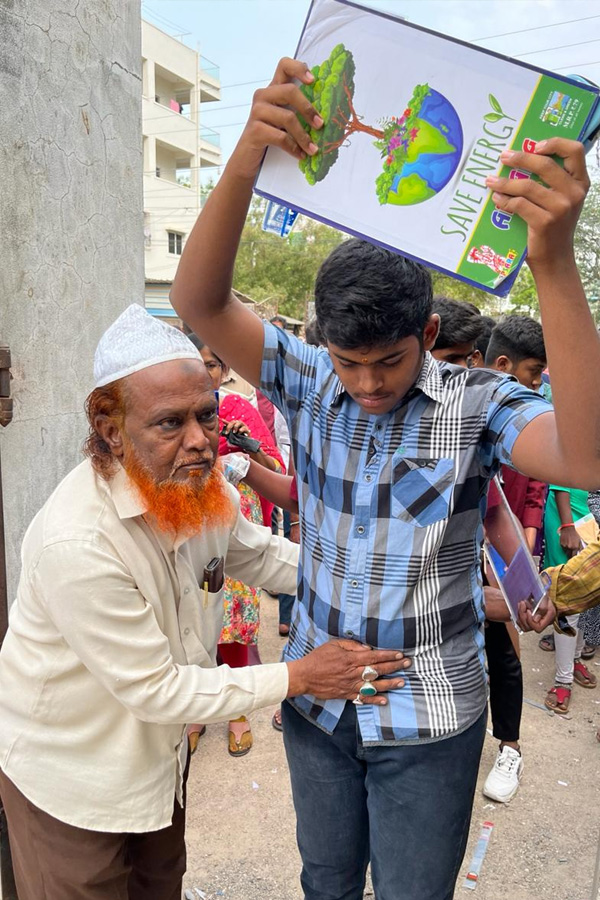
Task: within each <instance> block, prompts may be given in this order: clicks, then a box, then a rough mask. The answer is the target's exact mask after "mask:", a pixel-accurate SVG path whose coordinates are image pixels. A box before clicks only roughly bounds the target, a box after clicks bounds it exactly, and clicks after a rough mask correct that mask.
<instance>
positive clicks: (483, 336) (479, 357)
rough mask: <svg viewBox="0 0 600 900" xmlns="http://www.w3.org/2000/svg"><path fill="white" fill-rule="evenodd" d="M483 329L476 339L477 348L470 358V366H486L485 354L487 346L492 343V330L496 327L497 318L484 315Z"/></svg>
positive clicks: (482, 319)
mask: <svg viewBox="0 0 600 900" xmlns="http://www.w3.org/2000/svg"><path fill="white" fill-rule="evenodd" d="M481 324H482V329H481V333H480V335H479V337H478V338H477V340H476V341H475V349H474V351H473V353H472V355H471V358H470V360H469V366H471V368H473V369H475V368H479V369H484V368H485V354H486V353H487V348H488V345H489V343H490V338H491V336H492V331H493V330H494V328H495V327H496V320H495V319H492V317H491V316H482V317H481Z"/></svg>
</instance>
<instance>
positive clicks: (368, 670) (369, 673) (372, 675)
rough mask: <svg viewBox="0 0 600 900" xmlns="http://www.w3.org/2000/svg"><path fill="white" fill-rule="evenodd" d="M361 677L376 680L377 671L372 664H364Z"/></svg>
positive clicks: (366, 679) (364, 679)
mask: <svg viewBox="0 0 600 900" xmlns="http://www.w3.org/2000/svg"><path fill="white" fill-rule="evenodd" d="M361 678H362V680H363V681H376V680H377V679H378V678H379V672H378V671H377V669H374V668H373V666H365V667H364V669H363V670H362V675H361Z"/></svg>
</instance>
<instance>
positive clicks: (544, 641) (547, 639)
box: [538, 631, 554, 653]
mask: <svg viewBox="0 0 600 900" xmlns="http://www.w3.org/2000/svg"><path fill="white" fill-rule="evenodd" d="M538 647H539V648H540V650H548V651H549V652H550V653H552V652H553V650H554V632H552V631H551V632H550V634H545V635H544V636H543V637H541V638H540V639H539V641H538Z"/></svg>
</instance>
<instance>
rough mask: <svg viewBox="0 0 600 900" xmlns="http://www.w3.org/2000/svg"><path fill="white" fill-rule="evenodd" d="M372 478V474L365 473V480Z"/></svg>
mask: <svg viewBox="0 0 600 900" xmlns="http://www.w3.org/2000/svg"><path fill="white" fill-rule="evenodd" d="M372 480H373V476H372V475H365V481H372Z"/></svg>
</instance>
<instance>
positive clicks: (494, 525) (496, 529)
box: [483, 475, 546, 631]
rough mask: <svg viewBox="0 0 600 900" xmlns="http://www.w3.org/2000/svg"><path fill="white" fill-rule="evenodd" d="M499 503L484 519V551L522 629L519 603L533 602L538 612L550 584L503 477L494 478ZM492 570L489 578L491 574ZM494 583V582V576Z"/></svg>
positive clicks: (512, 614)
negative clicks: (540, 568) (519, 620)
mask: <svg viewBox="0 0 600 900" xmlns="http://www.w3.org/2000/svg"><path fill="white" fill-rule="evenodd" d="M493 485H494V488H495V490H496V492H497V495H498V501H499V502H498V503H497V504H494V505H493V507H492V510H493V515H492V514H490V508H489V507H488V514H487V515H486V517H485V519H484V532H485V539H484V545H483V546H484V550H485V556H486V558H487V561H488V563H489V565H490V566H491V571H492V573H493V575H494V579H495V581H496V584H497V586H498V587H499V588H500V591H501V592H502V596H503V597H504V601H505V603H506V605H507V607H508V610H509V612H510V617H511V619H512V621H513V624H514V625H515V627H516V628H517V630H518V631H520V630H521V629H520V627H519V623H518V618H519V604H520V603H522V602H526V603H529V604H530V609H531V612H533V613H535V612H536V611H537V608H538V606H539V604H540V603H541V601H542V600H543V598H544V596H545V594H546V585H545V584H544V582H543V580H542V578H541V576H540V575H539V573H538V570H537V567H536V565H535V562H534V560H533V557H532V555H531V553H530V551H529V548H528V546H527V542H526V540H525V535H524V532H523V528H522V527H521V525H520V523H519V522H518V520H517V518H516V516H515V515H514V513H513V512H512V510H511V508H510V506H509V503H508V500H507V499H506V494H505V493H504V491H503V489H502V484H501V482H500V478H499V477H498V476H497V475H496V477H495V478H494V480H493ZM489 574H490V573H489V571H488V577H489ZM490 584H492V585H493V581H492V579H490Z"/></svg>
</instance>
